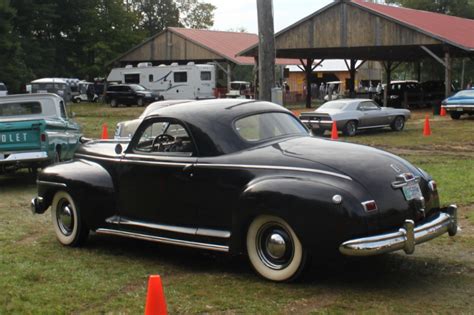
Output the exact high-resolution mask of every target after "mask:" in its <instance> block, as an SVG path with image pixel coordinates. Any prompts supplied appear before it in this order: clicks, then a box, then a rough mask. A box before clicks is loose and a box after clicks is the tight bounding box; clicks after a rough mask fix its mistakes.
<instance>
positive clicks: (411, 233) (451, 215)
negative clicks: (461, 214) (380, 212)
mask: <svg viewBox="0 0 474 315" xmlns="http://www.w3.org/2000/svg"><path fill="white" fill-rule="evenodd" d="M444 210H445V212H441V213H440V214H439V215H438V216H437V217H436V218H434V219H432V220H431V221H429V222H426V223H424V224H422V225H419V226H417V227H415V226H414V222H413V221H412V220H406V221H405V223H404V225H403V227H401V228H400V229H399V230H398V232H392V233H386V234H380V235H375V236H369V237H363V238H358V239H354V240H349V241H347V242H344V243H342V244H341V245H340V246H339V251H340V252H341V253H342V254H344V255H348V256H372V255H379V254H384V253H389V252H394V251H397V250H401V249H403V250H404V251H405V253H407V254H412V253H413V252H414V251H415V245H417V244H421V243H424V242H427V241H429V240H432V239H434V238H436V237H438V236H440V235H442V234H444V233H448V234H449V236H454V235H456V233H457V229H458V226H457V207H456V206H455V205H451V206H449V207H448V208H447V209H444Z"/></svg>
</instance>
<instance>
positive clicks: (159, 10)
mask: <svg viewBox="0 0 474 315" xmlns="http://www.w3.org/2000/svg"><path fill="white" fill-rule="evenodd" d="M133 9H134V10H135V12H138V13H139V14H140V26H141V27H142V28H143V29H144V30H145V31H146V32H147V34H148V36H153V35H154V34H156V33H158V32H161V31H162V30H164V29H165V28H166V27H170V26H181V24H180V22H179V10H178V7H177V5H176V3H175V2H174V1H173V0H135V1H134V5H133Z"/></svg>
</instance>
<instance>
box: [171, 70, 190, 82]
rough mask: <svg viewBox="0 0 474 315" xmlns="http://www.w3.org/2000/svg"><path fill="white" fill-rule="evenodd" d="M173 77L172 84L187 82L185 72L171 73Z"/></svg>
mask: <svg viewBox="0 0 474 315" xmlns="http://www.w3.org/2000/svg"><path fill="white" fill-rule="evenodd" d="M173 76H174V82H175V83H179V82H188V73H187V72H185V71H182V72H175V73H173Z"/></svg>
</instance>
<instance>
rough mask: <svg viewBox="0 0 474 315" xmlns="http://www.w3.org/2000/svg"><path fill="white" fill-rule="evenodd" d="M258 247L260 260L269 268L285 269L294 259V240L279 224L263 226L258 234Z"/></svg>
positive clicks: (273, 223) (271, 223)
mask: <svg viewBox="0 0 474 315" xmlns="http://www.w3.org/2000/svg"><path fill="white" fill-rule="evenodd" d="M256 245H257V254H258V256H259V258H260V260H261V261H262V263H263V264H265V265H266V266H267V267H268V268H271V269H275V270H281V269H284V268H286V267H287V266H288V265H289V264H290V263H291V261H292V259H293V255H294V243H293V239H292V238H291V234H290V233H289V232H288V231H287V230H286V229H285V227H284V226H282V225H280V224H279V223H275V222H269V223H267V224H265V225H263V226H262V227H261V228H260V230H259V231H258V233H257V242H256Z"/></svg>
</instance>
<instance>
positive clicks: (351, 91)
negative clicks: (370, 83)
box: [349, 59, 357, 98]
mask: <svg viewBox="0 0 474 315" xmlns="http://www.w3.org/2000/svg"><path fill="white" fill-rule="evenodd" d="M356 62H357V60H356V59H351V65H350V69H349V73H350V75H351V78H350V79H349V96H350V97H351V98H355V97H356V92H355V76H356Z"/></svg>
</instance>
